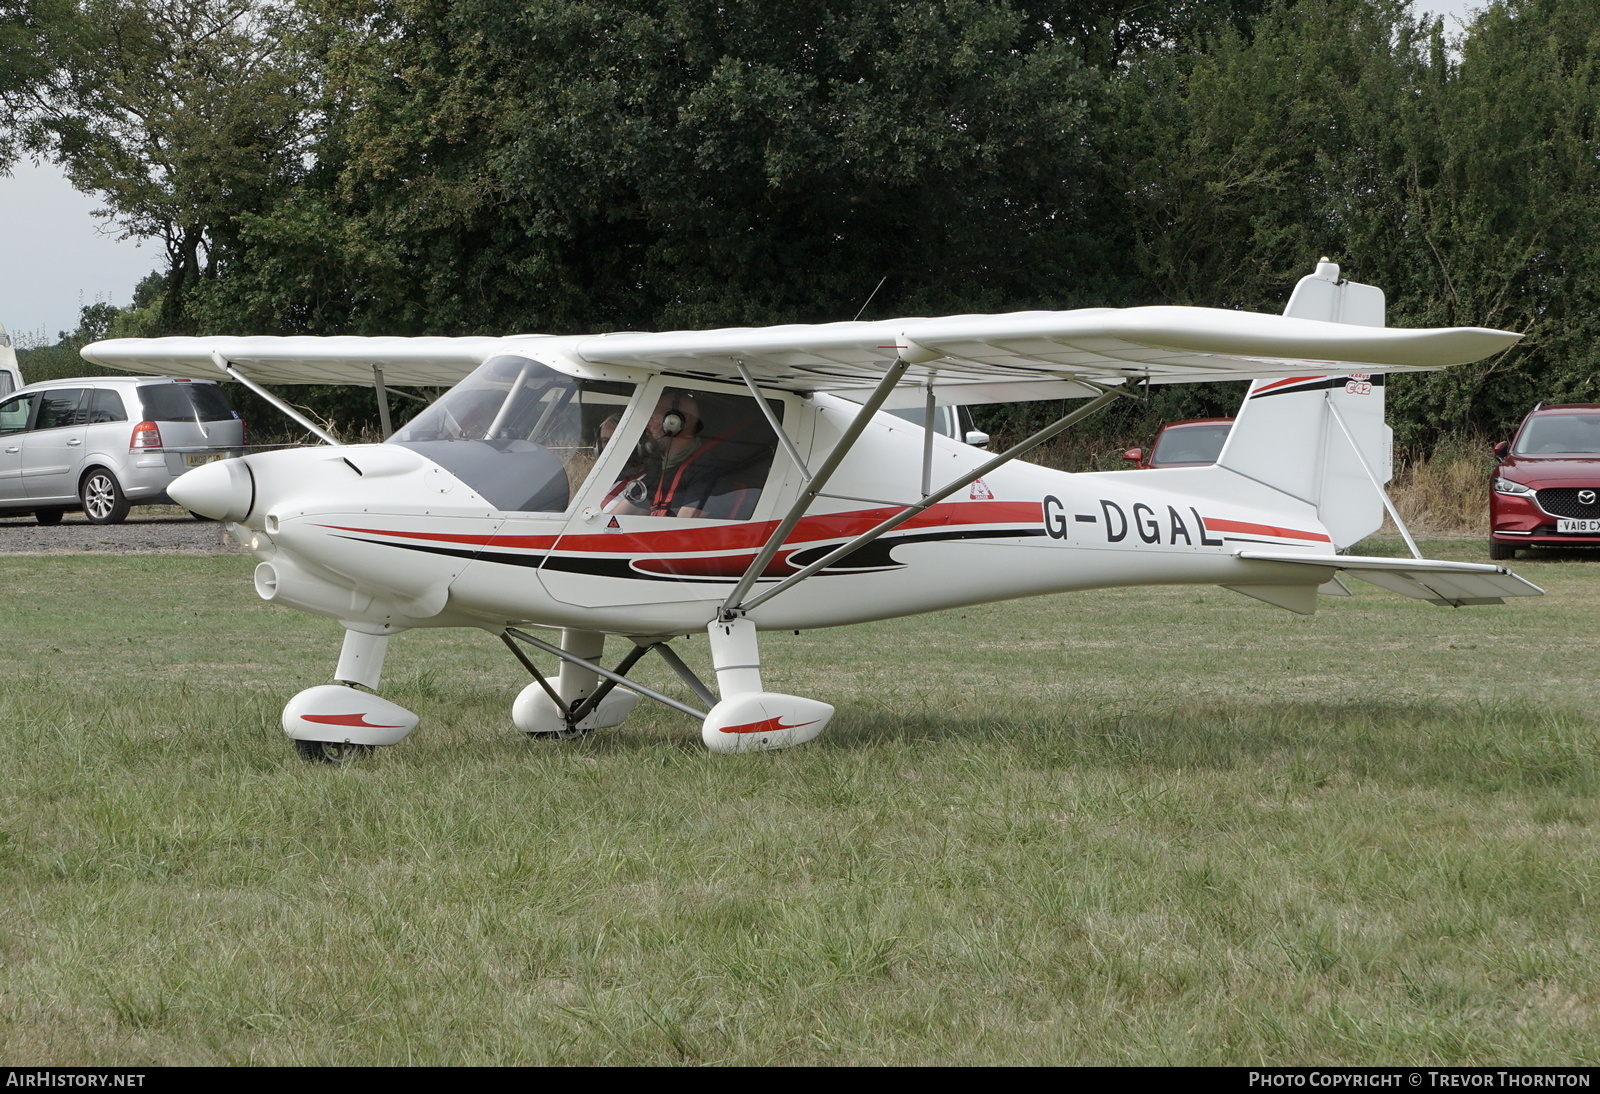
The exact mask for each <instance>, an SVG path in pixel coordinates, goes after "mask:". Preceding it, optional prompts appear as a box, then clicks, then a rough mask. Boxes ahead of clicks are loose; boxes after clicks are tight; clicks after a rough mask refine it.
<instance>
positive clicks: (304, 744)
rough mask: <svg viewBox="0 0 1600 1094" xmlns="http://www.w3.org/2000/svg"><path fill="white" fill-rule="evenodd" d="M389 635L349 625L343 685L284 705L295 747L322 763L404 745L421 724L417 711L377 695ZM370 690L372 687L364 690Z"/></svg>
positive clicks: (320, 688) (340, 673)
mask: <svg viewBox="0 0 1600 1094" xmlns="http://www.w3.org/2000/svg"><path fill="white" fill-rule="evenodd" d="M388 649H389V636H388V635H387V634H368V633H367V632H365V631H358V630H355V629H353V628H349V627H347V628H346V629H345V632H344V648H343V649H342V650H341V651H340V653H339V667H338V668H336V669H335V670H334V673H333V677H334V679H335V680H338V681H339V683H337V684H319V685H317V686H316V687H314V688H307V689H306V690H305V691H302V692H301V693H300V694H299V695H296V696H295V697H294V698H293V699H290V700H289V702H288V704H287V705H286V706H285V707H284V708H283V731H284V732H285V733H287V734H288V735H289V736H290V737H291V738H292V739H293V740H294V743H295V750H296V751H297V752H299V753H300V755H301V756H303V757H305V758H306V759H308V760H313V761H316V762H319V763H343V762H345V761H347V760H353V759H356V758H357V757H359V756H363V755H365V754H366V753H368V752H370V751H372V747H373V746H374V745H392V744H398V743H399V742H400V741H401V740H403V739H404V738H405V736H406V734H408V733H410V732H411V731H412V730H413V729H415V728H416V727H417V716H416V715H415V714H413V713H411V712H410V711H409V710H407V709H405V708H404V707H402V706H399V705H397V704H395V703H391V702H389V700H387V699H384V698H381V697H379V696H377V695H374V694H372V690H373V689H376V688H377V686H378V682H379V681H380V680H381V679H382V678H383V656H384V654H385V653H387V652H388ZM363 689H366V690H363Z"/></svg>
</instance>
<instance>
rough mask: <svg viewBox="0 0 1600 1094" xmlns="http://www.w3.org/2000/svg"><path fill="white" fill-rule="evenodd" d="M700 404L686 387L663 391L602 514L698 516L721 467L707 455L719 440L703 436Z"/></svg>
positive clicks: (603, 505) (719, 473) (613, 487)
mask: <svg viewBox="0 0 1600 1094" xmlns="http://www.w3.org/2000/svg"><path fill="white" fill-rule="evenodd" d="M704 431H705V423H704V422H703V421H702V420H701V418H700V404H699V401H698V400H696V399H695V397H694V396H693V395H692V394H690V393H689V392H687V391H682V390H677V389H670V388H669V389H668V390H667V391H666V392H664V393H663V394H662V396H661V399H660V401H659V402H657V403H656V408H655V411H654V412H653V413H652V414H651V415H650V421H649V423H648V424H646V426H645V429H644V436H643V437H641V438H640V439H639V447H638V450H637V453H636V455H637V457H638V458H637V459H636V460H633V461H630V462H629V464H628V466H627V467H626V468H624V469H623V472H622V474H621V475H620V476H618V478H617V481H616V482H615V483H614V484H613V485H612V487H611V489H610V490H609V491H607V492H606V498H605V502H604V503H603V504H602V506H601V508H602V509H603V511H605V512H607V513H637V514H648V515H650V516H656V517H699V516H704V515H706V504H707V502H708V500H709V499H710V498H711V496H712V494H713V493H714V492H715V489H716V486H717V481H718V479H720V478H721V476H722V473H723V471H724V470H725V468H724V467H722V466H719V465H718V461H716V460H715V459H712V458H710V457H711V454H712V452H713V451H714V450H715V449H716V448H717V446H718V441H717V440H715V439H713V440H704V439H702V437H701V434H702V433H703V432H704Z"/></svg>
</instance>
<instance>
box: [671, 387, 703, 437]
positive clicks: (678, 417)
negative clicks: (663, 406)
mask: <svg viewBox="0 0 1600 1094" xmlns="http://www.w3.org/2000/svg"><path fill="white" fill-rule="evenodd" d="M681 398H682V396H681V395H674V396H673V397H672V406H671V407H670V408H668V410H667V412H666V414H664V415H662V417H661V435H662V436H663V437H676V436H677V435H678V434H679V433H682V432H683V427H684V426H685V425H687V424H689V423H688V419H687V418H686V417H684V408H683V407H682V406H681V405H680V403H679V400H680V399H681ZM704 428H705V422H703V421H701V420H700V416H699V415H698V414H696V415H695V421H694V431H695V433H696V434H698V433H699V432H700V430H702V429H704Z"/></svg>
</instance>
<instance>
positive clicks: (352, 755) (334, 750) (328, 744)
mask: <svg viewBox="0 0 1600 1094" xmlns="http://www.w3.org/2000/svg"><path fill="white" fill-rule="evenodd" d="M294 750H295V751H296V752H298V753H299V754H300V758H301V759H302V760H307V761H309V762H311V763H314V764H347V763H349V762H350V761H352V760H359V759H361V758H362V757H363V756H366V755H367V754H368V753H370V752H371V751H372V746H371V745H353V744H347V743H346V742H344V741H296V742H295V743H294Z"/></svg>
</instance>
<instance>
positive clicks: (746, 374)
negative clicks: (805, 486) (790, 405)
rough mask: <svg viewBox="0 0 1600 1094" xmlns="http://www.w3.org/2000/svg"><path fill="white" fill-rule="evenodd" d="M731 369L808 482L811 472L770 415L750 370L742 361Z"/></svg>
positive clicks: (774, 417)
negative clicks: (734, 371)
mask: <svg viewBox="0 0 1600 1094" xmlns="http://www.w3.org/2000/svg"><path fill="white" fill-rule="evenodd" d="M733 367H734V368H736V369H738V370H739V375H740V376H741V377H743V378H744V386H745V387H747V388H749V389H750V394H751V395H754V396H755V399H756V406H758V407H760V408H761V413H762V414H764V415H765V416H766V419H767V424H768V425H770V426H771V427H772V431H773V432H774V433H776V434H777V435H778V440H779V441H780V442H782V444H783V450H784V451H785V452H787V453H789V458H790V459H791V460H793V461H794V465H795V466H796V467H798V468H799V469H800V474H801V475H803V476H804V477H805V479H806V481H807V482H809V481H810V480H811V470H810V469H809V468H808V467H806V461H805V460H803V459H801V458H800V450H799V449H797V448H795V446H794V442H793V441H791V440H790V439H789V434H787V433H785V432H784V431H783V423H782V422H780V421H778V417H777V415H776V414H774V413H772V407H770V406H768V405H767V401H766V400H765V399H763V398H762V397H761V389H760V388H758V387H756V381H755V378H754V377H753V376H751V375H750V370H749V369H747V368H745V367H744V362H743V361H735V362H734V363H733Z"/></svg>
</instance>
